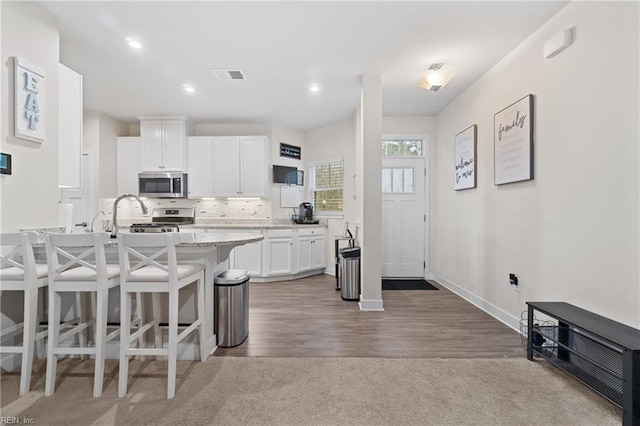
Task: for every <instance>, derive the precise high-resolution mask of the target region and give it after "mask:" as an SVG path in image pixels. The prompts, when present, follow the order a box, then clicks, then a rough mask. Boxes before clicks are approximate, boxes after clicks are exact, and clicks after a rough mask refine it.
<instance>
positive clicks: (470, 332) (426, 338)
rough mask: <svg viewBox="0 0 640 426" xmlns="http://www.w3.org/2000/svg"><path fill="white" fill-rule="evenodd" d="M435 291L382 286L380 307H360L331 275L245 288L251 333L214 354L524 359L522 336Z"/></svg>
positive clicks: (443, 290) (255, 284)
mask: <svg viewBox="0 0 640 426" xmlns="http://www.w3.org/2000/svg"><path fill="white" fill-rule="evenodd" d="M431 283H432V284H434V285H435V286H436V287H438V288H439V290H437V291H436V290H424V291H423V290H392V291H383V292H382V298H383V302H384V309H385V310H384V312H362V311H360V310H359V308H358V303H357V302H347V301H343V300H342V299H341V298H340V292H339V291H336V290H335V289H334V288H335V287H334V286H335V279H334V278H333V277H332V276H329V275H316V276H313V277H309V278H304V279H301V280H296V281H286V282H275V283H252V284H251V285H250V309H249V337H248V339H247V340H246V341H245V342H244V343H243V344H242V345H240V346H236V347H234V348H218V350H217V351H216V352H215V355H216V356H275V357H284V356H320V357H327V356H353V357H396V358H504V357H509V358H511V357H524V356H525V350H524V348H523V347H522V343H521V340H520V335H519V334H518V333H516V332H515V331H513V330H512V329H510V328H508V327H507V326H506V325H504V324H502V323H501V322H499V321H498V320H496V319H494V318H493V317H491V316H490V315H488V314H486V313H485V312H483V311H481V310H480V309H478V308H476V307H475V306H473V305H471V304H470V303H468V302H466V301H465V300H463V299H461V298H460V297H458V296H457V295H455V294H453V293H451V292H450V291H448V290H446V289H444V288H443V287H442V286H440V285H438V284H437V283H436V282H433V281H431Z"/></svg>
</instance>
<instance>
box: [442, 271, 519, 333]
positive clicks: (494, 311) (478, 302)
mask: <svg viewBox="0 0 640 426" xmlns="http://www.w3.org/2000/svg"><path fill="white" fill-rule="evenodd" d="M430 276H431V279H432V280H434V281H436V282H437V283H438V284H440V285H442V286H443V287H445V288H446V289H447V290H449V291H451V292H452V293H455V294H457V295H458V296H460V297H462V298H463V299H464V300H466V301H467V302H469V303H471V304H472V305H475V306H477V307H478V308H480V309H482V310H483V311H485V312H486V313H488V314H489V315H491V316H492V317H494V318H495V319H497V320H498V321H500V322H501V323H503V324H504V325H506V326H507V327H509V328H511V329H513V330H515V331H517V332H518V333H520V318H516V317H514V316H513V315H511V314H509V313H508V312H505V311H504V310H502V309H500V308H499V307H497V306H496V305H494V304H492V303H490V302H487V301H486V300H484V299H483V298H481V297H479V296H477V295H475V294H473V293H471V292H470V291H469V290H466V289H464V288H462V287H461V286H459V285H458V284H456V283H454V282H452V281H449V280H448V279H446V278H445V277H443V276H441V275H438V274H436V273H433V272H432V273H430Z"/></svg>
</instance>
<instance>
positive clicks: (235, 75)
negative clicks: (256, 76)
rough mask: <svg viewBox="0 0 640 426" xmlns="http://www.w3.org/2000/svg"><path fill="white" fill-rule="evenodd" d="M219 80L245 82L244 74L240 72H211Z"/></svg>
mask: <svg viewBox="0 0 640 426" xmlns="http://www.w3.org/2000/svg"><path fill="white" fill-rule="evenodd" d="M211 72H213V73H214V74H215V76H216V77H217V78H218V80H245V76H244V73H243V72H242V71H240V70H211Z"/></svg>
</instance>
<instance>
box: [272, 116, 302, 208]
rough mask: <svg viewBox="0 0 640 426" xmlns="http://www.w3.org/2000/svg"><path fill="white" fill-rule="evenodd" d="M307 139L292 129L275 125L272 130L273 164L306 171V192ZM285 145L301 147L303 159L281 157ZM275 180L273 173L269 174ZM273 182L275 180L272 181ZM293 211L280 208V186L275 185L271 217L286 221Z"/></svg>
mask: <svg viewBox="0 0 640 426" xmlns="http://www.w3.org/2000/svg"><path fill="white" fill-rule="evenodd" d="M305 141H306V137H305V133H304V132H302V131H300V130H295V129H291V128H288V127H283V126H277V125H274V126H272V128H271V164H277V165H279V166H290V167H296V168H297V169H298V170H302V171H304V175H305V176H304V184H305V186H304V188H302V190H303V191H304V190H306V188H307V182H308V178H309V177H308V176H307V173H308V170H307V168H306V166H305V164H306V163H305V162H306V157H307V150H306V143H305ZM281 143H285V144H287V145H294V146H299V147H300V153H301V157H302V158H301V159H300V160H296V159H295V158H287V157H281V156H280V144H281ZM269 176H270V177H271V178H273V176H272V173H270V174H269ZM272 181H273V179H272ZM291 214H293V210H291V208H282V207H280V185H279V184H274V185H272V186H271V217H272V218H275V219H278V218H281V219H286V218H289V217H291Z"/></svg>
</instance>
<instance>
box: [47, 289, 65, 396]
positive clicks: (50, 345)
mask: <svg viewBox="0 0 640 426" xmlns="http://www.w3.org/2000/svg"><path fill="white" fill-rule="evenodd" d="M61 300H62V297H61V296H60V294H59V293H58V292H55V291H51V290H50V291H49V332H48V336H49V341H48V342H47V373H46V380H45V386H44V396H51V395H53V390H54V389H55V387H56V367H57V364H58V357H57V355H55V354H54V352H55V350H56V348H57V347H58V339H59V338H60V304H61Z"/></svg>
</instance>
